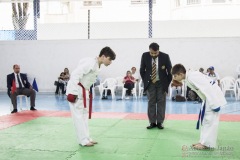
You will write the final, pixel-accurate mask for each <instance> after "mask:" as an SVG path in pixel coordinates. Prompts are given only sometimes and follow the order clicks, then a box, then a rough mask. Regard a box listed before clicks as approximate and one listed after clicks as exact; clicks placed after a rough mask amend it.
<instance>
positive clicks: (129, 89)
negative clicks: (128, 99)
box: [124, 83, 134, 96]
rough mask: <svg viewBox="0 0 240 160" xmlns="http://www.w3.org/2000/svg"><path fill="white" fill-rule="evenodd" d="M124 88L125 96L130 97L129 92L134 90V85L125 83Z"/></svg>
mask: <svg viewBox="0 0 240 160" xmlns="http://www.w3.org/2000/svg"><path fill="white" fill-rule="evenodd" d="M124 88H127V91H126V93H127V95H128V96H130V95H131V91H132V89H133V88H134V83H125V84H124Z"/></svg>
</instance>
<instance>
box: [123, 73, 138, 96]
mask: <svg viewBox="0 0 240 160" xmlns="http://www.w3.org/2000/svg"><path fill="white" fill-rule="evenodd" d="M135 82H136V80H135V78H134V77H133V76H132V73H131V72H130V71H127V73H126V76H125V77H124V79H123V83H124V88H127V91H126V93H127V97H126V99H129V96H131V93H132V89H133V88H134V83H135Z"/></svg>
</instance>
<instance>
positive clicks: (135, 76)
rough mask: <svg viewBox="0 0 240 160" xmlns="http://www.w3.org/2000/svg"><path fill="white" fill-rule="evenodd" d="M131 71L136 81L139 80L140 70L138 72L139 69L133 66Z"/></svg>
mask: <svg viewBox="0 0 240 160" xmlns="http://www.w3.org/2000/svg"><path fill="white" fill-rule="evenodd" d="M131 71H132V72H131V73H132V76H133V77H134V78H135V81H137V82H138V81H139V78H140V75H139V74H138V72H136V71H137V69H136V67H132V68H131Z"/></svg>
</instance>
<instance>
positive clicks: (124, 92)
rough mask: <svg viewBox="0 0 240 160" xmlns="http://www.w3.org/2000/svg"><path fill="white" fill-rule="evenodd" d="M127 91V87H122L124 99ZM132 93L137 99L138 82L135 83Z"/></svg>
mask: <svg viewBox="0 0 240 160" xmlns="http://www.w3.org/2000/svg"><path fill="white" fill-rule="evenodd" d="M126 91H127V88H124V87H123V89H122V99H125V96H126ZM132 94H133V96H134V97H135V98H136V99H137V87H136V83H134V87H133V89H132Z"/></svg>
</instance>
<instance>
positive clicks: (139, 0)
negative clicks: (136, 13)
mask: <svg viewBox="0 0 240 160" xmlns="http://www.w3.org/2000/svg"><path fill="white" fill-rule="evenodd" d="M138 4H148V0H131V5H138ZM152 4H156V0H152Z"/></svg>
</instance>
